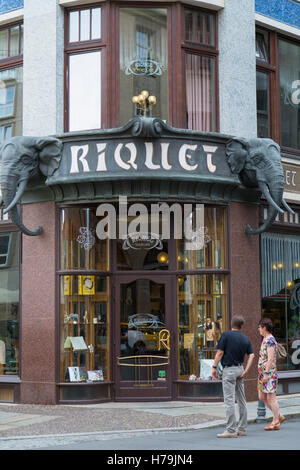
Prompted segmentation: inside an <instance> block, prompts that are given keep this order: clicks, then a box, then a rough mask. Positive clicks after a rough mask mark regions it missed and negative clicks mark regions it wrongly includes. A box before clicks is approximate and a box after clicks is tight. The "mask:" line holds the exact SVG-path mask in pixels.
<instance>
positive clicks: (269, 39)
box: [256, 29, 300, 153]
mask: <svg viewBox="0 0 300 470" xmlns="http://www.w3.org/2000/svg"><path fill="white" fill-rule="evenodd" d="M256 58H257V74H256V90H257V134H258V137H271V138H272V139H274V140H276V141H277V142H278V143H279V144H280V145H281V146H282V147H283V148H284V149H285V151H287V152H292V153H295V152H296V153H299V151H300V80H299V77H300V65H299V64H300V43H299V42H295V41H291V40H289V39H283V38H281V37H279V36H278V35H277V33H276V32H268V31H265V30H260V29H259V30H257V34H256Z"/></svg>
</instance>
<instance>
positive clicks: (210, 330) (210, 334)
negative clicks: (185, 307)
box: [204, 317, 216, 348]
mask: <svg viewBox="0 0 300 470" xmlns="http://www.w3.org/2000/svg"><path fill="white" fill-rule="evenodd" d="M204 329H205V338H206V346H207V347H208V348H213V347H214V345H215V333H216V329H215V324H214V322H212V321H211V318H210V317H207V319H206V323H205V328H204Z"/></svg>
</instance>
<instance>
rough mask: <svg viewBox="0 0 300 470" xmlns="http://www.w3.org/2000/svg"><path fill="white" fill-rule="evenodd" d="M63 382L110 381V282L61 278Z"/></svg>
mask: <svg viewBox="0 0 300 470" xmlns="http://www.w3.org/2000/svg"><path fill="white" fill-rule="evenodd" d="M60 285H61V311H60V319H61V320H60V321H61V328H60V330H61V344H60V347H61V356H60V357H61V360H60V381H61V382H96V381H97V382H99V381H102V380H108V379H109V377H110V370H109V308H110V307H109V278H107V277H102V276H94V275H88V274H84V275H80V276H69V275H65V276H62V277H61V280H60Z"/></svg>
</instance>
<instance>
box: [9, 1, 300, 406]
mask: <svg viewBox="0 0 300 470" xmlns="http://www.w3.org/2000/svg"><path fill="white" fill-rule="evenodd" d="M279 4H280V5H279ZM237 18H238V21H237ZM299 38H300V3H299V2H298V1H294V0H281V1H280V2H278V1H276V2H275V1H273V0H269V1H267V2H261V1H259V0H256V2H254V1H249V0H241V1H240V2H236V1H235V0H211V1H208V0H207V1H197V0H190V1H186V2H175V1H172V0H170V1H164V2H160V1H159V0H157V1H153V2H149V1H142V0H141V1H140V2H136V1H135V2H130V1H129V2H128V1H126V2H125V1H122V0H119V1H112V0H107V1H98V2H97V1H95V2H91V1H85V0H43V2H36V1H34V0H24V1H21V0H19V1H17V0H16V1H4V2H2V3H1V7H0V141H1V143H2V148H1V154H2V162H1V165H2V168H1V171H2V173H1V180H0V185H1V190H2V197H3V201H4V205H3V206H2V209H1V210H2V220H1V222H0V243H1V252H0V284H1V285H0V289H1V290H0V295H1V298H0V359H1V360H2V362H1V361H0V371H1V372H0V400H1V401H10V402H22V403H49V404H54V403H75V402H86V403H89V402H97V401H105V400H107V401H109V400H115V401H122V400H130V401H135V400H148V401H151V400H159V399H160V400H171V399H184V400H189V399H190V400H219V399H221V398H222V389H221V381H220V380H217V381H212V380H211V377H210V371H211V361H212V359H213V357H214V354H215V352H216V344H217V341H218V339H219V337H220V335H221V334H222V332H223V331H224V330H226V329H228V328H229V327H230V319H231V317H232V316H233V315H237V314H242V315H243V316H244V317H245V320H246V324H245V329H244V331H245V333H246V334H247V335H248V336H249V337H250V339H251V341H252V344H253V347H254V350H255V351H256V352H258V349H259V345H260V338H259V337H258V334H257V324H258V321H259V320H260V318H261V316H267V317H270V318H271V319H272V321H273V323H274V334H275V336H276V338H277V339H278V341H279V342H280V343H282V344H284V346H285V347H286V349H287V357H286V358H285V359H281V360H280V362H279V376H280V377H279V393H296V392H299V390H300V372H299V367H300V366H299V364H300V352H299V351H300V349H299V347H300V298H299V292H300V282H299V279H300V231H299V228H300V225H299V222H300V221H299V214H300V206H299V190H300V179H299V178H300V170H299V165H300V158H299V157H300V111H299V110H300V80H299V78H300V74H299V73H300V70H299V64H300V60H299V56H300V41H299ZM13 136H15V137H18V136H19V137H21V138H17V139H14V140H13V141H9V139H10V137H13ZM257 139H264V140H257ZM269 139H272V140H269ZM274 141H275V142H276V143H275V142H274ZM8 142H13V144H9V145H8ZM278 146H280V148H279V147H278ZM243 159H247V166H244V164H243V165H242V163H241V162H242V160H243ZM270 162H276V163H275V164H274V165H273V163H272V164H271V163H270ZM277 177H278V180H277V179H276V178H277ZM266 188H267V189H266ZM19 202H20V204H18V203H19ZM256 380H257V379H256V370H255V367H253V370H252V371H251V373H250V374H249V377H248V378H247V379H246V391H247V396H248V398H249V399H252V400H255V399H256V397H257V395H256Z"/></svg>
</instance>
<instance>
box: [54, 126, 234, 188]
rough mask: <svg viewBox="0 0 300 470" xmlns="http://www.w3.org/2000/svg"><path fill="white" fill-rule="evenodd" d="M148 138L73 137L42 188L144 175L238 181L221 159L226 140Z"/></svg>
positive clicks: (162, 136) (98, 134)
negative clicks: (46, 185) (59, 162)
mask: <svg viewBox="0 0 300 470" xmlns="http://www.w3.org/2000/svg"><path fill="white" fill-rule="evenodd" d="M169 129H171V128H169ZM145 134H147V135H145ZM149 134H150V135H149ZM153 134H154V133H152V135H151V132H149V131H148V132H143V133H140V134H139V135H137V136H135V135H133V136H132V135H130V136H128V135H117V134H116V135H114V136H112V135H110V136H109V138H105V137H106V136H107V134H105V133H100V132H99V133H96V134H95V133H94V134H93V135H91V136H90V135H87V136H86V138H84V137H83V136H82V137H79V136H78V135H74V137H73V138H72V141H65V142H64V148H63V156H62V160H61V164H60V166H59V168H58V170H57V171H56V172H55V173H54V175H53V176H52V177H51V178H48V180H47V184H54V183H60V182H67V181H68V180H69V181H70V182H80V181H83V180H85V181H95V180H100V179H119V178H121V179H125V178H147V177H148V178H150V179H152V178H156V177H161V178H176V179H179V180H180V179H187V178H192V179H193V178H195V179H199V180H205V181H210V180H211V181H213V180H215V179H219V178H221V179H224V180H225V181H228V182H229V183H237V182H238V179H237V177H236V176H235V175H233V174H232V173H231V170H230V168H229V166H228V164H227V161H226V157H225V145H226V141H225V139H223V141H222V140H221V139H219V140H218V139H216V141H214V139H213V138H209V137H206V136H205V137H204V136H203V137H202V136H201V135H200V133H198V135H197V136H196V135H195V137H194V136H191V135H187V134H185V133H184V132H183V133H182V134H176V135H172V133H171V132H168V133H165V135H163V134H162V133H161V135H159V136H156V135H155V134H154V135H153ZM220 140H221V141H220Z"/></svg>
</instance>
